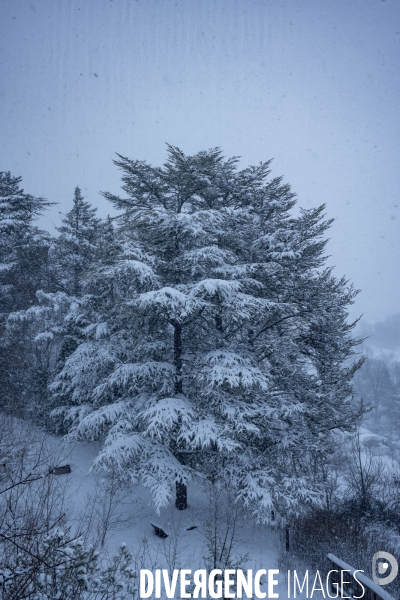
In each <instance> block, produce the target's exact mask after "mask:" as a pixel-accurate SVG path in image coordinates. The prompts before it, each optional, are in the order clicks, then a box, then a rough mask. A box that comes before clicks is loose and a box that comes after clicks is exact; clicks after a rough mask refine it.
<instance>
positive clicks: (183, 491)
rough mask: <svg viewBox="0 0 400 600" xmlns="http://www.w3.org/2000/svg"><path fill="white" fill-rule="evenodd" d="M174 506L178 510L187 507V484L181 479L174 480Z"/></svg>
mask: <svg viewBox="0 0 400 600" xmlns="http://www.w3.org/2000/svg"><path fill="white" fill-rule="evenodd" d="M175 506H176V508H177V509H178V510H185V509H186V508H187V486H186V485H185V484H184V483H182V482H181V481H177V482H176V500H175Z"/></svg>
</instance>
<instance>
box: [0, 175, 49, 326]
mask: <svg viewBox="0 0 400 600" xmlns="http://www.w3.org/2000/svg"><path fill="white" fill-rule="evenodd" d="M20 183H21V177H13V176H12V175H11V173H10V172H0V267H1V268H0V303H1V313H2V314H3V315H4V313H6V312H7V311H11V310H15V309H19V308H24V307H27V306H29V305H30V304H32V302H33V301H34V298H35V292H36V290H37V286H38V285H40V283H42V284H43V277H44V272H43V268H42V267H43V264H44V263H45V262H46V257H47V251H48V245H49V238H48V236H47V235H46V234H45V233H44V232H42V231H39V230H38V229H37V228H36V227H34V225H33V221H34V220H35V219H36V218H37V217H38V216H39V215H40V214H41V213H42V211H43V210H44V209H45V208H46V207H47V206H49V205H50V204H51V203H50V202H47V201H45V200H44V199H43V198H36V197H34V196H31V195H30V194H26V193H25V192H24V190H23V189H21V188H20Z"/></svg>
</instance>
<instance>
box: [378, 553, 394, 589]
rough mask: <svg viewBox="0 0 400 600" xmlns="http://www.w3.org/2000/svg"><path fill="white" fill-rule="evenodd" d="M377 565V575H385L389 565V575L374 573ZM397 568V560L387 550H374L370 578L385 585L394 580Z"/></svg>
mask: <svg viewBox="0 0 400 600" xmlns="http://www.w3.org/2000/svg"><path fill="white" fill-rule="evenodd" d="M378 560H379V561H380V562H378V565H377V564H376V563H377V561H378ZM382 561H383V562H382ZM377 566H378V573H379V575H385V573H387V570H388V568H389V566H390V567H391V571H390V573H389V575H386V577H378V575H377V574H376V567H377ZM398 570H399V565H398V564H397V560H396V559H395V557H394V556H393V555H392V554H389V552H376V553H375V554H374V556H373V557H372V579H373V580H374V582H375V583H377V584H378V585H387V584H388V583H392V581H394V579H396V577H397V573H398Z"/></svg>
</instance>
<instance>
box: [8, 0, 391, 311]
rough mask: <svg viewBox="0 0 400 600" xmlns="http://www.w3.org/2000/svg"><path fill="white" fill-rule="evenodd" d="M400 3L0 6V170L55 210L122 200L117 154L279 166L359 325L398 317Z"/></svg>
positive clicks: (143, 0) (177, 0)
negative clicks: (324, 221) (354, 291)
mask: <svg viewBox="0 0 400 600" xmlns="http://www.w3.org/2000/svg"><path fill="white" fill-rule="evenodd" d="M399 48H400V2H399V0H386V1H382V0H353V1H349V0H138V1H131V0H36V1H35V0H31V1H27V0H0V60H1V73H0V132H1V133H0V135H1V138H0V139H1V143H0V170H6V171H8V170H10V171H11V172H12V174H13V175H21V176H22V177H23V187H24V189H25V191H27V192H29V193H32V194H35V195H40V196H44V197H46V198H48V199H49V200H52V201H55V202H59V203H60V204H59V205H57V206H55V207H53V208H52V210H51V211H50V213H49V215H48V216H47V218H46V219H43V220H42V221H41V223H40V224H41V225H42V226H43V227H46V228H49V229H52V231H54V225H58V224H59V223H60V214H59V212H60V211H63V212H66V211H68V210H69V209H70V207H71V202H72V197H73V191H74V188H75V186H76V185H79V186H80V187H81V189H82V191H83V194H84V196H85V197H86V199H87V200H89V201H90V202H91V203H92V204H93V205H95V206H97V207H98V208H99V214H100V216H105V215H106V214H107V213H108V212H110V207H109V206H108V205H107V202H106V200H104V199H103V198H102V197H101V196H100V195H99V191H112V192H114V193H119V189H120V173H119V172H118V170H117V168H116V167H115V166H114V165H113V163H112V160H113V158H114V156H115V154H114V153H115V152H118V153H120V154H123V155H125V156H129V157H130V158H138V159H144V160H147V161H149V162H151V163H152V164H155V165H159V164H161V163H162V162H164V160H165V158H166V147H165V142H169V143H171V144H173V145H177V146H179V147H180V148H181V149H182V150H183V151H184V152H185V153H195V152H197V151H199V150H203V149H206V148H210V147H215V146H220V147H222V149H223V150H224V153H225V154H226V156H231V155H240V156H241V157H242V164H243V166H246V165H247V164H254V163H258V162H259V161H261V160H266V159H269V158H274V161H273V173H272V174H273V175H274V176H277V175H283V176H284V180H285V182H287V183H290V184H291V186H292V189H293V190H294V191H295V192H296V193H297V195H298V200H299V205H300V206H303V207H305V208H309V207H311V206H316V205H319V204H321V203H323V202H325V203H326V204H327V214H328V216H329V217H334V218H335V219H336V221H335V224H334V226H333V227H332V229H331V232H330V238H331V241H330V243H329V245H328V253H329V254H330V255H331V258H330V264H334V265H336V274H337V275H338V276H341V275H346V276H347V277H348V278H349V279H350V280H352V281H353V282H354V284H355V286H356V287H357V288H360V289H361V290H362V292H361V294H360V295H359V297H358V299H357V301H356V305H355V307H354V309H353V310H352V314H353V315H359V314H361V313H364V315H365V318H366V319H367V320H368V321H370V322H374V321H376V320H378V319H383V318H385V317H386V316H387V315H389V314H392V313H396V312H399V311H400V302H399V300H400V267H399V258H400V228H399V225H400V209H399V207H400V198H399V179H400V151H399V146H400V135H399V134H400V114H399V113H400V52H399Z"/></svg>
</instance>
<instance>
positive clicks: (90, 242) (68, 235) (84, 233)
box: [53, 187, 100, 296]
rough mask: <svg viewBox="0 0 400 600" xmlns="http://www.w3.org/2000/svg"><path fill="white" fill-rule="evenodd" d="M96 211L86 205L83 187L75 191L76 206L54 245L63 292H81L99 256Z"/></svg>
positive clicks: (55, 264)
mask: <svg viewBox="0 0 400 600" xmlns="http://www.w3.org/2000/svg"><path fill="white" fill-rule="evenodd" d="M95 214H96V209H95V208H92V207H91V205H90V204H89V202H85V200H84V199H83V197H82V193H81V190H80V189H79V187H76V188H75V193H74V199H73V207H72V209H71V210H70V211H69V212H68V213H67V214H66V215H65V216H64V218H63V220H62V225H61V227H58V228H57V230H58V232H59V233H60V235H59V237H58V238H57V240H56V241H55V243H54V250H53V262H54V269H55V271H56V273H57V275H56V276H55V279H56V280H57V282H58V286H59V289H63V290H64V291H66V292H67V293H69V294H70V295H73V296H79V295H80V292H81V285H82V278H83V277H84V276H85V274H86V273H87V272H88V270H89V269H90V267H91V265H92V263H93V262H94V261H95V259H96V257H97V254H98V235H99V228H100V219H98V218H97V217H96V216H95Z"/></svg>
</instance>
